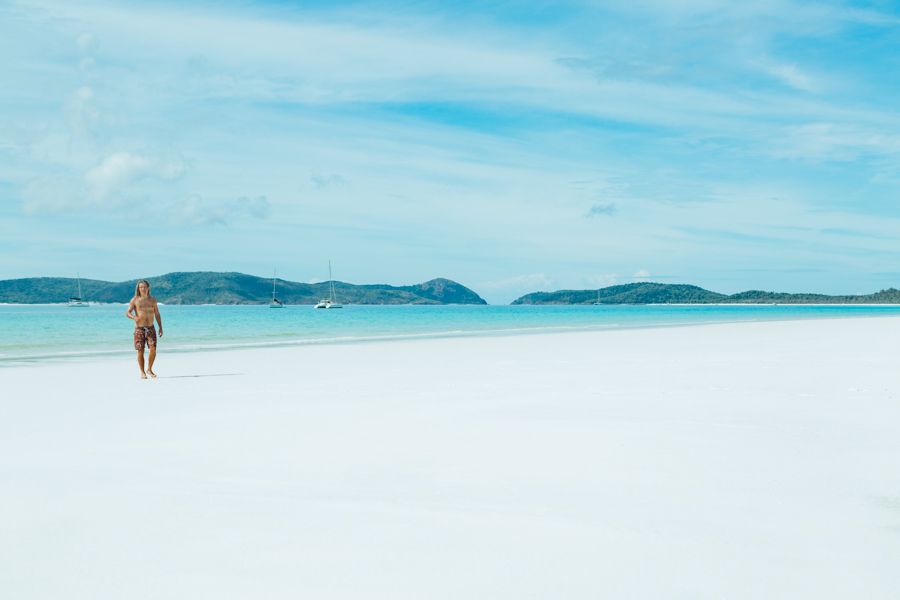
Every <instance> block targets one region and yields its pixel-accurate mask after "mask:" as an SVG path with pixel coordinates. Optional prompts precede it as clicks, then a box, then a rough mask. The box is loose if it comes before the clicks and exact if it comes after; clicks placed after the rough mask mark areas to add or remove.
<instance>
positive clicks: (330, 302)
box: [316, 260, 344, 308]
mask: <svg viewBox="0 0 900 600" xmlns="http://www.w3.org/2000/svg"><path fill="white" fill-rule="evenodd" d="M328 281H329V283H330V284H331V295H330V296H329V297H328V298H323V299H322V300H319V303H318V304H316V308H344V305H343V304H339V303H338V301H337V300H335V298H334V279H333V278H332V277H331V261H330V260H329V261H328Z"/></svg>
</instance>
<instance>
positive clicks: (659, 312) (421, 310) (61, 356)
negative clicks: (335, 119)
mask: <svg viewBox="0 0 900 600" xmlns="http://www.w3.org/2000/svg"><path fill="white" fill-rule="evenodd" d="M125 308H126V306H125V305H124V304H121V305H118V304H105V305H91V306H88V307H85V308H71V307H68V306H66V305H0V367H2V366H9V365H14V364H22V363H33V362H41V361H48V360H71V359H75V358H80V357H90V356H101V355H118V354H129V353H132V352H133V351H134V350H133V347H132V344H133V341H132V331H133V329H134V325H133V323H132V322H131V321H130V320H128V319H127V318H125ZM160 312H161V313H162V317H163V324H164V326H165V337H163V338H162V340H160V352H194V351H199V350H212V349H227V348H240V347H252V346H292V345H301V344H331V343H352V342H361V341H367V340H403V339H410V338H417V337H449V336H472V335H514V334H523V333H539V332H552V331H577V330H602V329H623V328H635V327H653V326H678V325H691V324H698V323H723V322H734V321H773V320H785V319H821V318H836V317H874V316H897V317H900V306H876V305H840V306H835V305H826V306H823V305H815V306H792V305H753V306H747V305H674V306H673V305H642V306H622V305H603V306H592V305H587V306H585V305H579V306H355V305H350V306H345V307H344V308H342V309H339V310H316V309H314V308H313V307H312V306H308V305H304V306H286V307H285V308H283V309H270V308H268V306H259V305H253V306H161V307H160Z"/></svg>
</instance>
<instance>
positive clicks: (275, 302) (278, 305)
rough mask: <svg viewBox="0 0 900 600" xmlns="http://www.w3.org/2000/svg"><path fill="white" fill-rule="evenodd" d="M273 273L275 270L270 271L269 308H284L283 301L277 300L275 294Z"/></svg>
mask: <svg viewBox="0 0 900 600" xmlns="http://www.w3.org/2000/svg"><path fill="white" fill-rule="evenodd" d="M275 273H276V271H274V270H273V271H272V301H271V302H269V308H284V302H282V301H281V300H279V299H278V298H277V297H276V296H275Z"/></svg>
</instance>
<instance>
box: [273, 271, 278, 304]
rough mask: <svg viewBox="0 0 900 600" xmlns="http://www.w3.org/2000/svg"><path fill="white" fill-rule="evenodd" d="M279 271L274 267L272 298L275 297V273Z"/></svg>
mask: <svg viewBox="0 0 900 600" xmlns="http://www.w3.org/2000/svg"><path fill="white" fill-rule="evenodd" d="M276 273H278V270H277V269H272V300H274V299H275V275H276Z"/></svg>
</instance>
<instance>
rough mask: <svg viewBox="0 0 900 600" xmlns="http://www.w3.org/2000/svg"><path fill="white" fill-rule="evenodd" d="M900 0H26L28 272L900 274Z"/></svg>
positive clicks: (11, 138) (6, 109)
mask: <svg viewBox="0 0 900 600" xmlns="http://www.w3.org/2000/svg"><path fill="white" fill-rule="evenodd" d="M898 73H900V8H898V5H897V4H896V3H895V2H879V1H875V2H865V3H860V2H809V3H806V2H794V1H788V0H761V1H759V2H753V3H736V2H717V1H713V0H681V1H677V2H676V1H670V0H648V1H644V2H640V1H628V2H626V1H609V2H590V1H585V2H552V3H551V2H545V3H542V2H497V3H490V2H454V3H447V2H425V1H420V2H356V3H335V2H258V3H253V2H236V1H235V2H210V3H185V2H180V3H176V2H133V3H126V2H97V3H77V2H49V1H34V2H31V1H25V2H17V1H12V2H0V278H13V277H28V276H38V275H53V276H73V275H74V274H75V273H76V272H80V273H81V275H82V276H83V277H91V278H98V279H110V280H123V279H129V278H134V277H138V276H148V275H156V274H162V273H165V272H169V271H176V270H177V271H191V270H216V271H241V272H247V273H253V274H258V275H266V274H268V273H271V271H272V269H273V267H276V266H277V268H278V272H279V275H280V276H283V277H285V278H287V279H293V280H297V281H318V280H322V279H325V278H327V261H328V259H329V258H330V259H332V261H333V262H334V264H335V277H336V278H338V279H341V280H345V281H351V282H356V283H376V282H385V283H393V284H406V283H413V282H418V281H423V280H426V279H430V278H432V277H438V276H443V277H449V278H452V279H455V280H458V281H460V282H462V283H464V284H465V285H468V286H470V287H472V288H473V289H475V290H476V291H477V292H479V293H480V294H482V295H483V296H484V297H485V298H486V299H488V300H489V301H491V302H508V301H510V300H512V299H514V298H515V297H517V296H518V295H520V294H522V293H526V292H529V291H534V290H539V289H541V290H550V289H562V288H579V289H581V288H596V287H599V286H602V285H610V284H614V283H627V282H631V281H644V280H654V281H663V282H671V283H675V282H679V283H694V284H698V285H701V286H704V287H707V288H710V289H713V290H716V291H722V292H735V291H740V290H744V289H768V290H781V291H819V292H829V293H849V292H870V291H874V290H877V289H880V288H883V287H889V286H895V287H900V197H898V190H900V112H898V110H897V108H896V107H897V106H898V105H900V84H898V81H900V77H898Z"/></svg>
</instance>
